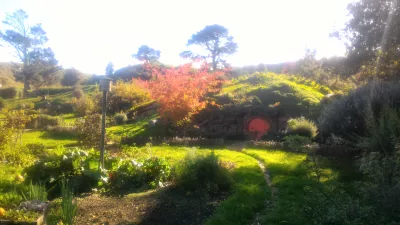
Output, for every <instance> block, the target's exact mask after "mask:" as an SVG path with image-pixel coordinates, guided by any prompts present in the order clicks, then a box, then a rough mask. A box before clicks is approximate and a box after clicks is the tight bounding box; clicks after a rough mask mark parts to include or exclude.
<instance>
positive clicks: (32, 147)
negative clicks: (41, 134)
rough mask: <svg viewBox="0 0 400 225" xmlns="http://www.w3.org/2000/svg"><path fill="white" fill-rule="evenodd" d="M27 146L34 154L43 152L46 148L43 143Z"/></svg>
mask: <svg viewBox="0 0 400 225" xmlns="http://www.w3.org/2000/svg"><path fill="white" fill-rule="evenodd" d="M25 146H26V148H27V149H28V150H29V152H31V153H32V154H33V155H40V154H43V153H44V152H45V150H46V146H45V145H44V144H43V143H31V144H26V145H25Z"/></svg>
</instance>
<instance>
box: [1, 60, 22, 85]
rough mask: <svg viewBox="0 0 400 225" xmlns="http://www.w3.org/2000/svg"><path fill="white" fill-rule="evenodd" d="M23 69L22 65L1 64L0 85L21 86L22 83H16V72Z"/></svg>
mask: <svg viewBox="0 0 400 225" xmlns="http://www.w3.org/2000/svg"><path fill="white" fill-rule="evenodd" d="M20 67H21V64H20V63H13V62H0V84H2V86H3V87H5V86H14V87H15V86H20V85H22V83H18V82H16V81H15V76H14V74H15V72H16V71H18V70H19V69H20Z"/></svg>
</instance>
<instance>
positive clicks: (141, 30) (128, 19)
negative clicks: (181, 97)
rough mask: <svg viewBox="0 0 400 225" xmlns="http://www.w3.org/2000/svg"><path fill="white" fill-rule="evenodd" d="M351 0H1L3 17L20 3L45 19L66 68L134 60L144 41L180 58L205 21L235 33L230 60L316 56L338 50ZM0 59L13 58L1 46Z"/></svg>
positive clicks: (164, 55)
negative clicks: (338, 31)
mask: <svg viewBox="0 0 400 225" xmlns="http://www.w3.org/2000/svg"><path fill="white" fill-rule="evenodd" d="M349 1H350V0H284V1H280V0H196V1H194V0H129V1H128V0H126V1H123V0H112V1H108V0H96V1H94V0H93V1H92V0H0V20H3V19H4V18H5V13H11V12H13V11H14V10H16V9H20V8H21V9H23V10H25V11H26V12H27V13H28V15H29V21H30V22H32V23H38V22H39V23H42V26H43V28H44V30H45V31H46V32H47V35H48V38H49V39H50V40H49V42H48V46H49V47H51V48H52V49H53V51H54V52H55V54H56V58H57V59H58V60H59V63H60V64H61V65H62V66H63V67H64V68H67V67H75V68H77V69H79V70H81V71H83V72H87V73H96V74H103V73H104V69H105V67H106V65H107V63H108V62H109V61H111V62H113V63H114V65H115V68H116V69H117V68H120V67H123V66H127V65H129V64H135V63H137V61H136V60H134V59H133V58H132V56H131V55H132V54H133V53H135V52H136V51H137V49H138V47H139V46H140V45H142V44H147V45H149V46H151V47H153V48H156V49H159V50H160V51H161V58H160V60H161V61H162V62H164V63H169V64H179V63H180V62H181V59H180V57H179V53H180V52H181V51H183V50H185V49H186V43H187V40H188V39H189V38H190V37H191V35H192V34H193V33H196V32H197V31H199V30H201V29H202V28H204V27H205V26H206V25H210V24H220V25H223V26H225V27H226V28H228V29H229V31H230V33H231V34H232V35H233V36H234V40H235V41H236V42H237V43H238V45H239V49H238V52H237V53H236V54H235V55H233V56H231V57H229V58H228V61H229V62H230V63H232V64H233V65H235V66H242V65H249V64H258V63H278V62H283V61H292V60H296V59H298V58H300V57H301V56H303V55H304V50H305V48H315V49H316V50H317V57H322V56H332V55H343V54H344V52H345V48H344V45H343V43H341V42H340V41H338V40H336V39H334V38H329V33H330V32H332V31H333V30H334V28H335V27H338V28H340V27H342V26H343V24H344V22H345V21H346V5H347V3H348V2H349ZM3 29H4V25H3V24H0V30H3ZM0 61H16V58H15V57H13V53H12V51H11V50H10V49H7V48H1V47H0Z"/></svg>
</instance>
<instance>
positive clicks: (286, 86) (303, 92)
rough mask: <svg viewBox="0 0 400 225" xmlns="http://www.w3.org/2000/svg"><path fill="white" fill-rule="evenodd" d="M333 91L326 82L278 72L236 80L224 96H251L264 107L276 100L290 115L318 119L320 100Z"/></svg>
mask: <svg viewBox="0 0 400 225" xmlns="http://www.w3.org/2000/svg"><path fill="white" fill-rule="evenodd" d="M329 93H332V91H331V90H330V89H329V88H328V87H326V86H323V85H320V84H318V83H316V82H315V81H312V80H307V79H305V78H302V77H297V76H289V75H283V74H275V73H254V74H251V75H245V76H240V77H238V78H237V79H233V80H232V81H231V82H230V83H229V84H227V85H225V86H224V87H223V89H222V94H221V96H227V97H228V98H230V99H232V100H238V99H251V98H254V97H257V98H258V99H257V98H256V99H257V101H258V100H259V101H258V102H259V103H261V104H262V105H263V106H266V107H267V106H269V105H273V104H275V103H277V102H279V103H280V106H279V107H281V108H282V109H283V110H284V111H285V113H286V114H287V115H289V116H292V117H293V116H307V117H310V118H316V117H317V116H318V114H319V110H320V102H321V100H322V99H323V97H324V96H325V95H326V94H329Z"/></svg>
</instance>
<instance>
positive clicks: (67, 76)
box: [61, 69, 83, 86]
mask: <svg viewBox="0 0 400 225" xmlns="http://www.w3.org/2000/svg"><path fill="white" fill-rule="evenodd" d="M82 76H83V75H82V73H81V72H79V71H78V70H76V69H66V70H65V71H64V77H63V79H62V80H61V84H62V85H64V86H75V85H76V84H77V83H79V82H80V81H81V80H82Z"/></svg>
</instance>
